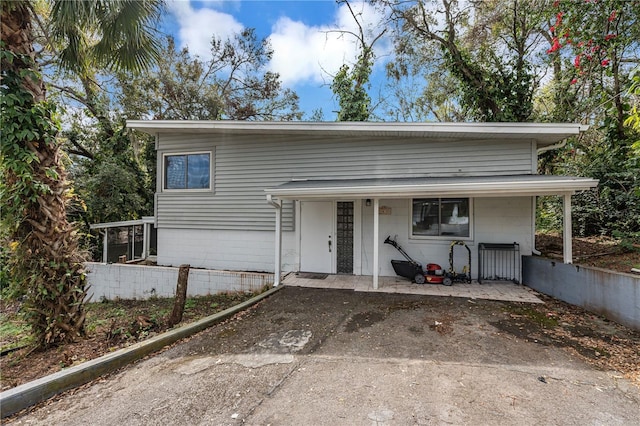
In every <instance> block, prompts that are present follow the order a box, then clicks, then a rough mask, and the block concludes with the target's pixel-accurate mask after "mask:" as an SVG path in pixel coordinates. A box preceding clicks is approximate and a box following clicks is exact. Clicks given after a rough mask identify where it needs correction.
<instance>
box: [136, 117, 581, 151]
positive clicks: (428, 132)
mask: <svg viewBox="0 0 640 426" xmlns="http://www.w3.org/2000/svg"><path fill="white" fill-rule="evenodd" d="M127 127H128V128H130V129H135V130H139V131H142V132H145V133H148V134H151V135H157V134H161V133H207V134H221V135H225V134H226V135H230V134H260V135H296V134H297V135H304V134H314V135H320V136H327V137H330V136H335V137H348V136H353V137H357V136H362V137H389V138H394V137H397V138H422V139H523V138H524V139H533V140H536V141H537V145H538V147H543V146H548V145H551V144H554V143H557V142H560V141H561V140H563V139H566V138H568V137H570V136H575V135H578V134H580V132H583V131H586V130H587V129H588V128H589V126H585V125H581V124H574V123H395V122H393V123H391V122H384V123H370V122H304V121H207V120H128V121H127Z"/></svg>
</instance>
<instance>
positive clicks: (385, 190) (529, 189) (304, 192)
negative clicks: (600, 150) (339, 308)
mask: <svg viewBox="0 0 640 426" xmlns="http://www.w3.org/2000/svg"><path fill="white" fill-rule="evenodd" d="M597 185H598V181H597V180H595V179H588V178H584V179H575V180H571V181H567V180H559V181H546V182H496V183H493V182H490V183H487V182H479V183H459V184H438V185H406V186H368V187H342V188H292V189H286V188H285V189H278V188H272V189H266V190H265V192H266V193H268V194H271V195H272V196H275V197H280V198H287V199H293V198H328V197H337V198H339V197H349V196H359V197H369V198H376V197H377V198H381V197H384V198H409V197H416V196H468V197H479V196H533V195H557V194H564V193H575V192H576V191H581V190H586V189H591V188H594V187H596V186H597Z"/></svg>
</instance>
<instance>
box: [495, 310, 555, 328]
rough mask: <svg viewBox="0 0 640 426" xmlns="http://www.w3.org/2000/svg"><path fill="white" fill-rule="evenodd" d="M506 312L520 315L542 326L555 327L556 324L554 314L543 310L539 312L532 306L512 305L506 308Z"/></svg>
mask: <svg viewBox="0 0 640 426" xmlns="http://www.w3.org/2000/svg"><path fill="white" fill-rule="evenodd" d="M507 311H508V312H510V313H512V314H515V315H521V316H523V317H526V318H528V319H530V320H531V321H533V322H534V323H536V324H538V325H539V326H540V327H542V328H547V329H549V328H555V327H557V326H558V324H559V323H558V319H557V318H556V317H555V316H554V315H549V314H548V313H545V312H540V311H539V310H536V309H535V308H533V307H528V306H513V307H509V308H508V309H507Z"/></svg>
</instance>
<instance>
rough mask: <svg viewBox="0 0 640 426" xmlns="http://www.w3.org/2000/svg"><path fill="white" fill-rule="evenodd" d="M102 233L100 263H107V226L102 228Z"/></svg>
mask: <svg viewBox="0 0 640 426" xmlns="http://www.w3.org/2000/svg"><path fill="white" fill-rule="evenodd" d="M102 235H103V237H102V263H107V262H108V260H109V258H108V256H107V248H108V247H109V228H104V234H102Z"/></svg>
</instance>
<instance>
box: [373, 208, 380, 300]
mask: <svg viewBox="0 0 640 426" xmlns="http://www.w3.org/2000/svg"><path fill="white" fill-rule="evenodd" d="M379 227H380V200H379V199H377V198H374V199H373V289H374V290H377V289H378V269H379V268H378V264H379V262H378V261H379V259H378V257H379V255H380V253H379V248H380V247H379V246H380V244H378V240H379V239H380V229H379Z"/></svg>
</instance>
